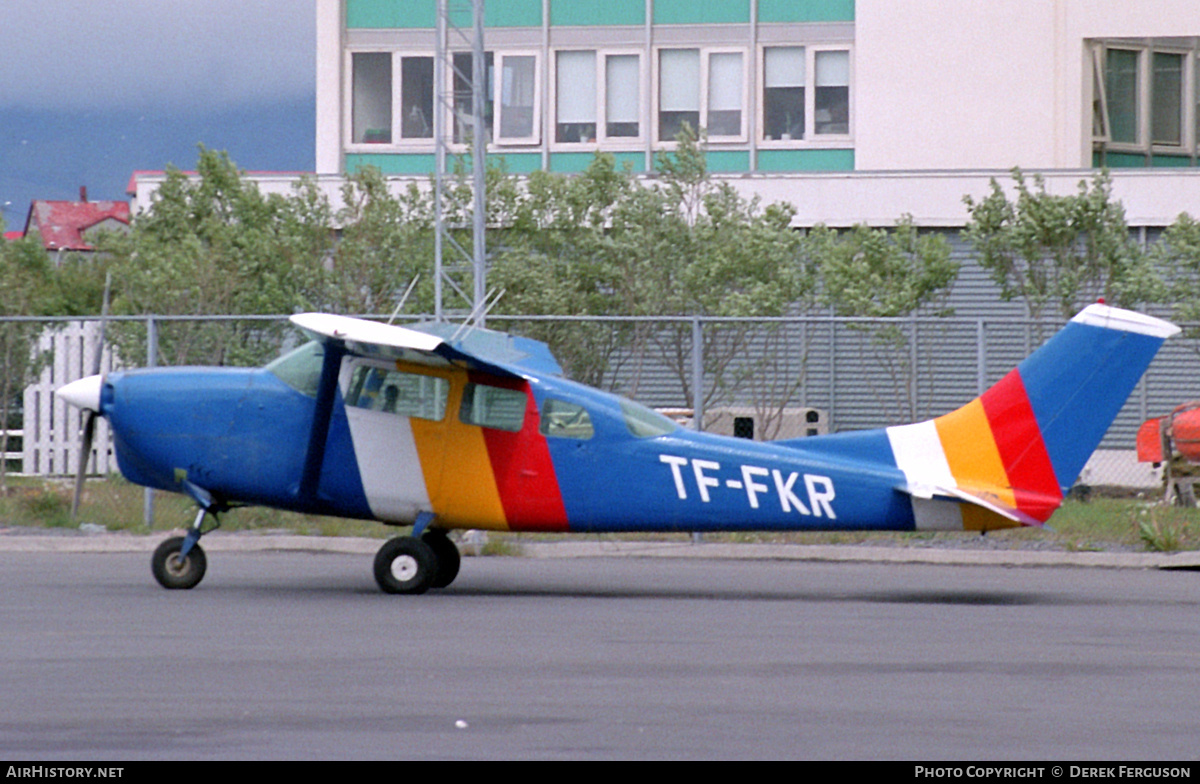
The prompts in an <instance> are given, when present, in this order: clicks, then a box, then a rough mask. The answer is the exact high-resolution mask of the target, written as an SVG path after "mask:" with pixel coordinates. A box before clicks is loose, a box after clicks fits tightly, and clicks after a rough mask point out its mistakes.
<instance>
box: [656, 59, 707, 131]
mask: <svg viewBox="0 0 1200 784" xmlns="http://www.w3.org/2000/svg"><path fill="white" fill-rule="evenodd" d="M684 123H687V124H688V125H690V126H691V127H692V129H693V130H699V128H700V50H699V49H663V50H662V51H660V52H659V53H658V139H659V141H664V142H669V141H672V140H674V139H675V137H676V136H677V135H679V132H680V131H681V130H683V124H684Z"/></svg>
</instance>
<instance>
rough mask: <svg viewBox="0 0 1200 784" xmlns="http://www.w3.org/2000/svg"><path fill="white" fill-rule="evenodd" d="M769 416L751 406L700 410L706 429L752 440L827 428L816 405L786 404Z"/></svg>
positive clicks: (825, 418)
mask: <svg viewBox="0 0 1200 784" xmlns="http://www.w3.org/2000/svg"><path fill="white" fill-rule="evenodd" d="M772 413H773V415H772V416H763V412H761V411H759V410H758V409H756V408H754V407H753V406H721V407H719V408H714V409H712V410H710V411H707V412H705V414H704V429H705V430H706V431H707V432H709V433H718V434H720V435H726V436H737V437H738V438H748V439H751V440H754V441H779V440H781V439H785V438H804V437H806V436H819V435H823V434H825V433H828V432H829V416H828V415H827V414H826V413H825V412H824V411H822V410H821V409H819V408H802V407H799V406H797V407H789V408H785V409H783V411H782V412H779V413H774V412H772Z"/></svg>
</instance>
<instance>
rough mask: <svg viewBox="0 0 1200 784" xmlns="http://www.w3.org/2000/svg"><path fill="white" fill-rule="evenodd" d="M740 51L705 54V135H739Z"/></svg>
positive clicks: (740, 110)
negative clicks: (706, 132)
mask: <svg viewBox="0 0 1200 784" xmlns="http://www.w3.org/2000/svg"><path fill="white" fill-rule="evenodd" d="M745 81H746V80H745V75H744V73H743V68H742V53H741V52H713V53H712V54H710V55H709V56H708V122H707V123H706V127H707V129H708V135H709V138H716V137H720V136H739V137H740V136H743V135H744V134H743V132H742V115H743V112H742V104H743V101H742V86H743V85H744V84H745Z"/></svg>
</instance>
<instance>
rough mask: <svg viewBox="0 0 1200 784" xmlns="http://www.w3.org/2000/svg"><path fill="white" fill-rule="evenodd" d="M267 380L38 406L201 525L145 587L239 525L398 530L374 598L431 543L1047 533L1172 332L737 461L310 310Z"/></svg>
mask: <svg viewBox="0 0 1200 784" xmlns="http://www.w3.org/2000/svg"><path fill="white" fill-rule="evenodd" d="M292 321H293V322H294V323H295V325H296V326H298V327H299V328H300V329H301V330H303V331H304V332H305V333H307V335H308V336H309V337H311V338H312V341H311V342H310V343H307V344H305V345H303V346H301V347H300V348H298V349H296V350H295V351H292V352H290V353H288V354H285V355H284V356H282V357H280V358H279V359H277V360H275V361H274V362H272V363H270V364H269V365H267V366H266V367H264V368H260V369H253V370H246V369H229V368H166V369H154V370H134V371H129V372H114V373H111V374H109V375H107V376H103V377H102V376H99V375H97V376H90V377H88V378H84V379H82V380H80V381H76V382H73V383H71V384H68V385H66V386H64V387H63V388H61V389H59V390H58V394H59V395H60V396H61V397H62V398H63V399H64V400H66V401H68V402H69V403H71V404H73V405H75V406H79V407H81V408H83V409H87V410H89V411H92V412H96V413H98V414H99V415H101V416H104V417H107V418H108V421H109V424H110V426H111V429H112V432H113V438H114V445H115V450H116V455H117V461H118V464H119V466H120V469H121V473H122V474H124V475H125V477H126V478H128V479H129V480H130V481H132V482H135V483H137V484H141V485H145V486H148V487H154V488H159V489H162V490H170V491H174V492H182V493H186V494H187V495H189V496H190V497H191V498H192V499H193V500H195V502H196V503H197V504H198V506H199V511H198V513H197V515H196V519H195V523H194V524H193V526H192V527H191V528H190V529H189V530H188V532H187V535H186V536H183V537H173V538H170V539H168V540H167V541H165V542H163V544H162V545H161V546H160V547H159V548H158V550H157V551H156V552H155V554H154V558H153V564H152V565H153V571H154V575H155V577H156V578H157V579H158V581H159V582H160V583H161V584H162V585H163V586H164V587H167V588H191V587H193V586H195V585H196V584H197V583H198V582H200V580H201V578H202V577H203V576H204V571H205V568H206V560H205V556H204V552H203V550H201V548H200V546H199V545H198V544H197V542H198V540H199V539H200V537H201V535H202V533H207V532H208V531H210V530H212V528H213V527H215V525H214V524H213V523H209V524H207V525H206V524H205V520H206V518H207V517H211V518H212V519H213V520H214V521H216V519H217V517H216V516H217V515H218V514H220V513H222V512H224V511H226V510H228V509H230V508H232V507H235V506H239V505H250V504H258V505H265V506H271V507H277V508H280V509H289V510H295V511H299V512H311V513H317V514H324V515H337V516H341V517H350V518H361V519H374V520H379V521H381V522H383V523H386V524H388V525H401V526H407V525H413V531H412V535H410V536H401V537H398V538H395V539H391V540H389V541H388V542H387V543H385V544H384V545H383V546H382V547H381V548H380V550H379V553H378V555H377V556H376V558H375V579H376V580H377V581H378V583H379V586H380V587H381V588H382V589H383V590H384V591H386V592H388V593H422V592H424V591H426V590H427V589H429V588H439V587H444V586H446V585H449V584H450V582H451V581H452V580H453V579H454V578H455V576H456V575H457V573H458V569H459V554H458V550H457V548H456V546H455V545H454V543H453V542H451V541H450V540H449V539H448V538H447V536H446V532H447V531H449V530H451V529H455V528H459V529H493V530H511V531H576V532H580V531H585V532H602V531H607V532H623V531H746V530H775V531H779V530H850V529H860V530H861V529H865V530H894V531H906V530H917V529H954V530H978V531H987V530H990V529H994V528H1005V527H1013V526H1018V525H1039V524H1041V523H1043V522H1045V521H1046V520H1047V519H1048V518H1049V517H1050V515H1051V514H1052V513H1053V512H1054V511H1055V510H1056V509H1057V508H1058V506H1059V505H1060V503H1061V502H1062V498H1063V495H1064V493H1065V492H1066V491H1067V490H1068V489H1069V488H1070V487H1071V485H1072V484H1073V483H1074V481H1075V478H1076V477H1077V476H1078V475H1079V472H1080V470H1081V469H1082V468H1083V466H1084V463H1085V462H1086V461H1087V459H1088V457H1089V456H1090V455H1091V453H1092V451H1093V450H1094V449H1095V448H1096V446H1097V445H1098V444H1099V443H1100V440H1101V438H1102V437H1103V436H1104V433H1105V431H1106V430H1107V429H1108V427H1109V425H1110V424H1111V423H1112V420H1113V419H1114V418H1115V417H1116V415H1117V413H1118V411H1119V410H1120V408H1121V406H1122V405H1123V404H1124V402H1125V399H1126V398H1127V397H1128V395H1129V393H1130V392H1131V391H1132V390H1133V388H1134V386H1135V385H1136V384H1137V382H1138V380H1139V379H1140V378H1141V376H1142V373H1143V372H1144V371H1145V369H1146V367H1147V366H1148V365H1149V363H1150V361H1151V360H1152V359H1153V357H1154V355H1155V353H1156V352H1157V351H1158V348H1159V346H1160V345H1161V344H1162V342H1163V341H1164V340H1165V339H1166V338H1168V337H1170V336H1171V335H1173V334H1175V333H1176V332H1178V331H1179V330H1178V329H1177V328H1176V327H1175V326H1174V325H1172V324H1170V323H1168V322H1165V321H1161V320H1159V319H1156V318H1152V317H1149V316H1146V315H1143V314H1139V313H1135V312H1131V311H1127V310H1120V309H1117V308H1113V307H1109V306H1106V305H1104V304H1096V305H1091V306H1089V307H1088V308H1086V309H1084V310H1083V311H1081V312H1080V313H1079V314H1078V315H1077V316H1075V318H1073V319H1071V321H1070V322H1069V323H1068V324H1067V325H1066V327H1064V328H1063V329H1062V331H1060V332H1059V333H1058V334H1057V335H1055V336H1054V337H1053V338H1051V339H1050V340H1049V341H1047V342H1046V343H1045V344H1044V345H1043V346H1042V347H1041V348H1039V349H1038V350H1037V351H1036V352H1034V353H1033V354H1032V355H1030V356H1029V357H1028V358H1027V359H1025V361H1023V362H1022V363H1021V364H1020V365H1019V366H1018V367H1017V368H1015V369H1014V370H1012V371H1011V372H1009V373H1008V375H1006V376H1004V378H1003V379H1001V380H1000V381H999V382H998V383H997V384H996V385H995V386H993V387H992V388H991V389H989V390H988V391H986V392H984V393H983V394H982V395H981V396H980V397H978V398H976V399H975V400H973V401H971V402H970V403H968V404H967V405H965V406H963V407H962V408H960V409H958V410H957V411H954V412H952V413H949V414H946V415H945V416H942V417H939V418H937V419H932V420H929V421H926V422H921V423H917V424H911V425H902V426H898V427H888V428H884V429H879V430H868V431H861V432H850V433H841V434H836V435H829V436H813V437H809V438H801V439H795V440H785V441H775V442H753V441H747V440H744V439H736V438H730V437H725V436H718V435H712V434H708V433H703V432H696V431H692V430H685V429H682V428H680V427H679V426H678V425H676V424H675V423H674V422H672V421H671V420H669V419H667V418H665V417H663V416H661V415H659V414H657V413H655V412H654V411H651V410H650V409H647V408H645V407H643V406H641V405H638V404H637V403H634V402H632V401H629V400H626V399H623V398H621V397H618V396H616V395H612V394H608V393H605V392H601V391H599V390H596V389H592V388H590V387H586V386H584V385H581V384H578V383H575V382H572V381H569V380H567V379H565V378H563V377H562V376H561V375H560V368H559V366H558V364H557V362H556V361H555V360H554V358H553V356H552V355H551V354H550V351H549V349H548V348H547V347H546V346H545V345H544V344H542V343H539V342H536V341H533V340H529V339H525V338H520V337H512V336H509V335H506V334H502V333H498V332H490V331H486V330H479V329H477V330H473V331H470V332H469V333H468V334H467V336H466V337H463V338H455V337H453V336H452V335H451V334H450V331H451V330H452V329H453V327H451V326H449V325H439V324H432V325H423V326H418V327H415V328H405V327H396V326H388V325H384V324H379V323H375V322H370V321H362V320H358V319H353V318H348V317H344V316H335V315H329V314H319V313H308V314H302V315H297V316H293V317H292Z"/></svg>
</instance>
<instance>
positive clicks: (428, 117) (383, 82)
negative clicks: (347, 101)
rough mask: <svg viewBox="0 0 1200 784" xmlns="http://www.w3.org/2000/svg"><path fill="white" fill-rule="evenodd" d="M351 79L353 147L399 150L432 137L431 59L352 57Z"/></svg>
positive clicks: (364, 54) (356, 54)
mask: <svg viewBox="0 0 1200 784" xmlns="http://www.w3.org/2000/svg"><path fill="white" fill-rule="evenodd" d="M350 79H351V88H350V93H351V109H350V118H351V119H350V124H351V128H350V141H351V143H352V144H363V145H369V144H388V145H395V144H400V143H403V142H405V141H410V140H429V139H432V138H433V58H432V57H430V56H428V55H414V56H409V55H403V54H400V53H396V52H353V53H351V55H350ZM395 107H399V113H396V112H395V111H393V110H394V108H395Z"/></svg>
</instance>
